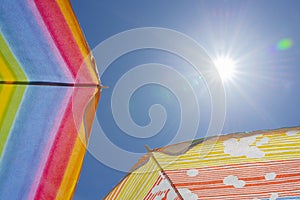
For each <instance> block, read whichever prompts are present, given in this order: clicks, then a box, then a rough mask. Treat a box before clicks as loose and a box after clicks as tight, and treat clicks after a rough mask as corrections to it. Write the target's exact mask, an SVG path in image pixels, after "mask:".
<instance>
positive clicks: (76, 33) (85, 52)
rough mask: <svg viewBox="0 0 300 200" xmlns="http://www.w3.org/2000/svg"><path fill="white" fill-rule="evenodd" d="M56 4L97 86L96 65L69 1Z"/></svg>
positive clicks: (57, 0)
mask: <svg viewBox="0 0 300 200" xmlns="http://www.w3.org/2000/svg"><path fill="white" fill-rule="evenodd" d="M56 2H57V4H58V5H59V7H60V10H61V12H62V14H63V15H64V18H65V20H66V22H67V24H68V26H69V28H70V30H71V32H72V35H73V37H74V39H75V41H76V43H77V45H78V47H79V49H80V52H81V54H82V56H83V58H84V59H85V62H86V64H87V66H88V68H89V71H90V74H91V76H92V79H93V81H94V82H95V83H97V84H99V80H98V76H97V73H96V71H95V70H96V64H95V62H93V61H92V59H91V58H90V56H91V52H90V48H89V47H88V45H87V43H86V41H85V38H84V36H83V33H82V31H81V29H80V26H79V24H78V21H77V18H76V16H75V15H74V12H73V9H72V7H71V4H70V2H69V1H61V0H56Z"/></svg>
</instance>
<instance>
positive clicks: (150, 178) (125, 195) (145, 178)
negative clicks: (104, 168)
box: [105, 158, 160, 200]
mask: <svg viewBox="0 0 300 200" xmlns="http://www.w3.org/2000/svg"><path fill="white" fill-rule="evenodd" d="M159 174H160V170H159V168H158V166H157V165H156V163H155V162H154V161H153V159H152V158H150V159H149V161H148V162H147V163H146V164H145V165H143V166H142V167H140V168H138V169H137V170H136V171H135V172H133V173H131V174H129V175H128V176H127V177H126V178H125V179H124V180H123V182H122V183H121V184H119V185H118V186H117V187H116V188H114V190H112V191H111V192H110V193H109V195H108V196H107V197H106V198H105V199H109V200H116V199H120V200H122V199H143V198H144V197H145V196H146V195H147V194H148V192H149V191H150V190H151V188H152V186H153V185H154V183H155V182H156V180H157V179H158V177H159Z"/></svg>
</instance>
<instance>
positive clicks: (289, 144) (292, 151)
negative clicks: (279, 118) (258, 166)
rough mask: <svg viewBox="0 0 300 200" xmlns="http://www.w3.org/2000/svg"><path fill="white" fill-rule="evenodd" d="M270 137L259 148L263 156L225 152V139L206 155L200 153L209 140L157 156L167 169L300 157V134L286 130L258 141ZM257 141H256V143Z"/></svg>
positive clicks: (205, 147)
mask: <svg viewBox="0 0 300 200" xmlns="http://www.w3.org/2000/svg"><path fill="white" fill-rule="evenodd" d="M263 137H268V138H269V142H268V143H267V144H264V145H262V146H258V148H259V149H260V150H261V151H263V152H264V153H265V156H263V157H262V158H247V157H246V156H231V155H229V154H225V153H224V144H223V143H224V140H220V141H218V142H217V143H216V144H215V145H214V147H213V149H212V150H210V151H209V152H208V154H207V155H206V156H204V157H202V156H201V155H200V152H201V149H202V150H203V149H207V148H208V147H209V145H208V143H207V142H203V143H201V144H198V145H197V146H195V147H193V148H192V149H190V150H189V151H188V152H186V153H185V154H183V155H180V156H169V155H166V154H164V153H158V152H155V153H154V154H155V157H156V159H157V160H158V162H159V163H160V164H161V165H162V167H163V168H164V169H166V170H173V169H178V168H180V169H182V168H195V167H198V168H199V167H207V166H219V165H228V164H241V163H248V162H268V161H274V160H290V159H296V158H300V149H299V148H298V147H299V146H300V134H297V135H295V136H287V135H286V134H285V132H283V133H274V134H273V135H272V134H268V135H262V136H258V137H257V138H256V142H258V141H260V139H262V138H263ZM256 142H255V143H256ZM255 143H254V145H250V146H255Z"/></svg>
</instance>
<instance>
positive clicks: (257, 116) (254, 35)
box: [71, 0, 300, 200]
mask: <svg viewBox="0 0 300 200" xmlns="http://www.w3.org/2000/svg"><path fill="white" fill-rule="evenodd" d="M71 3H72V5H73V8H74V11H75V13H76V15H77V17H78V20H79V22H80V24H81V27H82V29H83V32H84V33H85V36H86V39H87V42H88V44H89V45H90V47H91V48H92V49H94V48H97V45H99V44H100V43H101V42H103V41H105V40H107V39H108V38H109V37H112V36H114V35H115V34H118V33H120V32H123V31H126V30H130V29H134V28H142V27H163V28H168V29H172V30H176V31H178V32H180V33H183V34H185V35H187V36H189V37H191V38H192V39H193V40H195V41H196V42H198V44H200V45H201V46H202V47H203V48H204V49H205V51H206V52H207V54H208V55H209V56H210V57H211V59H212V61H213V62H216V63H217V62H218V61H220V60H221V61H222V63H223V64H224V63H225V64H224V65H226V66H227V65H228V66H227V67H230V66H231V67H233V68H234V69H233V70H232V72H228V70H227V72H228V73H230V78H228V79H226V80H224V81H223V83H224V88H225V93H226V118H225V122H224V126H223V129H222V133H224V134H225V133H232V132H245V131H253V130H261V129H276V128H280V127H291V126H299V125H300V104H299V99H300V81H299V77H300V12H299V11H300V1H297V0H294V1H292V0H281V1H279V0H273V1H267V0H265V1H230V0H220V1H217V0H207V1H201V0H190V1H179V0H178V1H176V0H169V1H158V0H151V1H149V0H145V1H131V0H126V1H122V0H120V1H108V0H88V1H82V0H71ZM137 39H138V38H137ZM129 42H132V43H134V41H129ZM178 42H179V41H174V43H178ZM181 45H182V46H183V47H184V45H185V44H184V43H181ZM118 47H119V46H118V45H117V44H116V45H115V46H114V48H113V49H107V50H108V51H111V52H116V51H117V50H116V49H118ZM186 49H187V51H188V48H186ZM95 58H96V62H97V63H101V59H105V58H101V55H96V56H95ZM222 59H223V60H222ZM147 63H159V64H161V65H164V66H156V67H157V68H158V69H160V68H159V67H166V66H167V69H168V70H169V71H172V73H173V72H174V70H176V71H177V72H178V73H179V74H181V75H182V76H183V77H185V80H186V81H187V82H188V83H187V84H188V85H187V86H191V87H192V89H193V90H194V91H196V92H195V93H196V94H194V93H186V92H189V89H185V85H184V83H183V82H184V80H183V82H182V83H181V82H180V81H182V80H181V78H180V77H181V76H178V77H177V76H176V77H177V78H176V80H174V81H173V82H172V84H173V83H174V82H176V83H178V87H176V88H177V89H178V90H172V89H170V88H169V86H168V85H160V84H157V81H154V82H153V83H148V84H145V85H143V86H141V87H138V88H137V90H135V91H134V92H133V93H132V95H131V96H130V98H129V99H128V110H129V115H130V118H131V119H132V121H133V122H134V123H136V124H137V125H138V126H139V127H143V126H146V128H147V125H149V123H150V122H151V119H150V117H149V115H148V110H149V109H150V108H151V106H152V105H157V104H160V105H162V106H163V107H164V108H163V109H161V108H162V107H159V106H158V108H157V107H155V106H154V107H152V108H153V110H154V111H157V113H158V114H156V115H155V112H154V115H153V119H156V117H157V118H158V119H161V120H159V121H162V124H159V121H158V122H157V125H156V126H157V127H158V128H159V127H160V126H161V125H162V128H161V129H158V131H157V130H156V129H157V127H156V126H154V128H153V127H152V128H153V129H149V130H150V132H149V134H151V131H154V133H153V134H154V135H153V136H152V137H146V136H145V137H144V138H142V137H143V136H140V137H132V136H130V135H129V134H128V133H125V132H126V130H127V131H129V132H130V129H131V128H132V127H130V126H128V127H125V128H122V127H121V126H122V123H125V126H126V120H123V121H122V119H123V118H125V117H126V116H123V113H126V112H122V108H118V105H119V103H118V101H120V102H121V101H123V100H124V99H123V98H122V97H123V96H126V95H127V92H128V91H127V90H126V88H125V89H124V87H123V89H122V88H121V89H120V91H121V92H120V94H119V95H117V96H115V97H116V99H117V100H114V101H113V100H112V99H113V98H112V96H113V95H115V93H116V92H115V93H114V88H115V86H116V85H117V84H118V81H120V80H121V79H122V78H124V77H123V75H124V74H127V75H128V74H129V72H130V70H132V69H134V68H135V67H136V66H139V65H142V64H147ZM189 65H190V64H189V63H187V62H185V61H184V60H182V59H181V58H180V57H179V56H176V55H174V54H172V53H170V52H165V51H162V50H157V49H141V50H136V51H132V52H130V53H127V54H125V55H123V56H120V57H118V58H117V59H116V60H115V61H114V62H113V63H111V65H109V66H108V68H107V69H106V70H105V71H104V72H103V73H101V81H102V83H103V84H104V85H108V86H109V88H108V89H106V90H104V91H103V92H102V95H101V99H100V103H99V108H98V111H97V120H98V121H99V125H100V126H101V128H102V129H103V132H104V133H105V135H106V137H107V138H108V139H109V140H110V141H112V143H113V145H114V146H118V147H119V148H121V149H124V150H126V151H127V153H128V152H131V153H141V154H142V153H144V152H145V148H144V145H145V144H147V145H149V146H150V147H151V148H156V147H161V146H164V145H168V144H170V141H171V140H172V138H173V137H174V135H175V134H177V129H179V127H180V126H181V122H182V121H183V120H185V121H188V122H187V124H188V126H193V123H194V121H195V117H190V118H182V117H181V114H182V112H183V111H182V110H181V109H182V107H188V106H189V105H187V104H186V103H185V104H184V105H182V102H186V99H185V100H182V99H180V98H179V99H178V94H176V91H177V92H181V93H182V94H183V96H184V98H187V99H189V98H191V102H192V98H195V102H196V104H197V106H198V107H199V112H200V116H201V117H200V119H199V122H198V121H197V120H196V123H198V125H199V129H198V130H197V131H196V135H195V136H194V138H201V137H204V136H205V135H206V134H205V132H206V130H207V129H208V123H209V121H210V117H211V114H210V112H211V110H212V106H211V104H210V96H209V91H208V90H209V89H207V88H206V87H205V81H204V80H203V79H201V77H199V74H198V73H197V72H196V71H195V69H194V68H193V67H191V66H189ZM229 65H230V66H229ZM153 66H154V65H153ZM153 66H152V68H151V66H150V69H151V70H152V69H154V67H153ZM101 67H103V66H98V69H99V70H100V71H101ZM148 67H149V66H148ZM171 69H174V70H171ZM102 70H103V69H102ZM151 70H150V72H149V73H143V71H140V72H135V73H136V74H135V76H134V77H137V76H138V77H139V78H140V79H139V80H144V81H146V79H147V78H148V77H151V76H153V75H154V76H155V78H156V79H166V80H169V79H171V78H170V77H172V78H173V75H172V74H169V72H164V71H161V73H156V74H155V71H153V70H152V71H151ZM170 73H171V72H170ZM220 73H221V72H220ZM224 73H226V70H225V72H222V74H221V76H222V75H224ZM174 77H175V75H174ZM156 79H155V80H156ZM174 79H175V78H174ZM130 80H132V81H130ZM123 81H124V82H125V83H126V84H128V85H129V86H128V87H130V84H131V85H133V84H134V81H135V80H133V79H130V78H129V79H127V80H125V79H124V80H123ZM126 84H125V86H127V85H126ZM119 85H120V84H119ZM173 86H174V85H173ZM175 86H176V85H175ZM120 87H121V86H120ZM170 87H171V86H170ZM180 90H181V91H180ZM185 94H186V95H185ZM179 97H180V95H179ZM112 102H113V103H112ZM114 103H116V106H114ZM125 103H126V102H125ZM188 104H189V103H188ZM191 105H192V103H191V104H190V107H191ZM155 109H156V110H155ZM157 109H158V110H157ZM187 109H188V110H189V112H190V114H191V116H194V115H195V113H196V114H197V109H196V108H195V109H194V107H193V108H192V109H191V108H189V107H188V108H187ZM120 113H121V114H120ZM114 117H119V118H121V121H120V122H119V123H117V122H116V121H115V118H114ZM153 119H152V120H153ZM154 121H155V120H154ZM153 123H154V124H155V123H156V122H153ZM123 125H124V124H123ZM97 128H99V127H96V128H95V129H97ZM148 128H149V127H148ZM125 129H126V130H125ZM124 130H125V131H124ZM155 130H156V132H157V134H156V132H155ZM96 132H97V130H96V131H94V132H93V133H92V134H96ZM146 132H147V131H146V129H145V134H146ZM134 134H136V133H134ZM95 143H96V144H99V146H105V144H103V141H97V140H96V141H95ZM105 154H106V155H107V156H108V157H110V158H111V160H117V161H118V160H119V166H118V167H119V168H120V167H121V168H122V165H123V164H124V166H125V165H128V163H126V162H127V161H128V160H126V159H127V157H126V156H125V157H124V155H123V157H122V155H121V154H120V155H119V154H118V153H116V154H115V153H114V152H112V151H111V150H110V149H109V148H107V150H106V152H105ZM118 156H120V157H118ZM104 160H105V159H104ZM131 162H132V163H131ZM133 164H134V162H133V161H132V160H130V163H129V165H130V166H131V165H133ZM118 167H114V166H110V167H109V166H107V163H103V162H102V160H101V159H99V158H97V159H96V158H95V157H94V156H93V152H92V153H90V152H88V153H87V155H86V157H85V161H84V164H83V168H82V173H81V177H80V180H79V183H78V186H77V190H76V193H75V196H74V199H78V200H80V199H91V200H92V199H101V198H102V197H103V196H104V195H106V194H107V193H108V192H109V191H110V190H111V189H112V187H113V186H115V185H116V184H117V183H118V182H119V181H120V180H121V179H122V177H124V176H125V175H126V172H121V171H118V170H116V168H118Z"/></svg>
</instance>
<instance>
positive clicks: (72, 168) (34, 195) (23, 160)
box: [0, 0, 100, 199]
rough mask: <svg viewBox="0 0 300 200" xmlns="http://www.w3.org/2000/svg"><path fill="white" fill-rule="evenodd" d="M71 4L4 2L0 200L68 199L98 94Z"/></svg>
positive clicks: (0, 20) (0, 10)
mask: <svg viewBox="0 0 300 200" xmlns="http://www.w3.org/2000/svg"><path fill="white" fill-rule="evenodd" d="M89 52H90V50H89V47H88V45H87V44H86V42H85V39H84V36H83V34H82V32H81V29H80V26H79V24H78V22H77V20H76V17H75V15H74V13H73V10H72V8H71V5H70V2H69V1H55V0H48V1H44V0H27V1H18V0H3V1H1V5H0V67H1V70H0V101H1V103H0V156H1V157H0V180H1V182H0V199H70V198H71V197H72V195H73V192H74V189H75V186H76V183H77V180H78V177H79V173H80V169H81V165H82V161H83V157H84V154H85V149H86V148H85V145H86V143H87V139H88V137H89V132H90V128H91V123H92V121H93V116H94V113H95V108H96V106H97V103H98V99H99V95H100V91H99V89H100V86H99V85H100V83H99V81H98V76H97V72H96V67H95V64H94V62H93V58H92V56H91V55H90V54H89Z"/></svg>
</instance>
